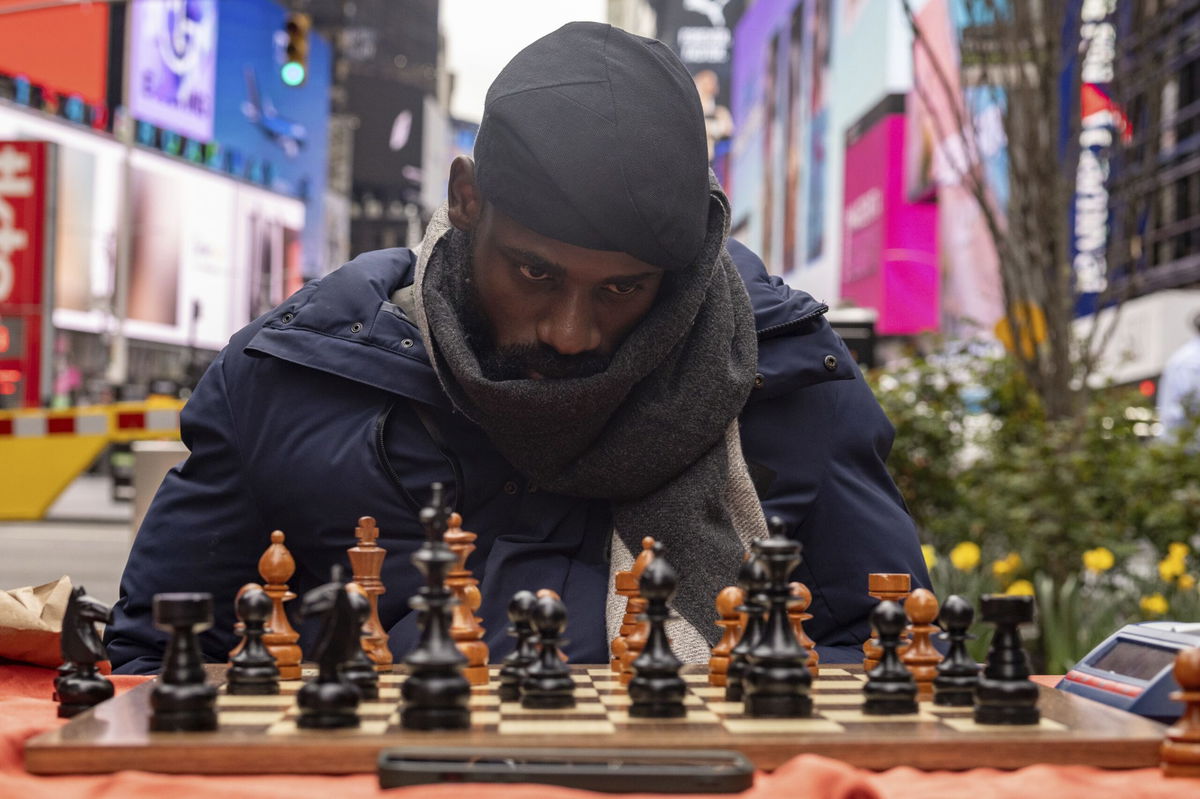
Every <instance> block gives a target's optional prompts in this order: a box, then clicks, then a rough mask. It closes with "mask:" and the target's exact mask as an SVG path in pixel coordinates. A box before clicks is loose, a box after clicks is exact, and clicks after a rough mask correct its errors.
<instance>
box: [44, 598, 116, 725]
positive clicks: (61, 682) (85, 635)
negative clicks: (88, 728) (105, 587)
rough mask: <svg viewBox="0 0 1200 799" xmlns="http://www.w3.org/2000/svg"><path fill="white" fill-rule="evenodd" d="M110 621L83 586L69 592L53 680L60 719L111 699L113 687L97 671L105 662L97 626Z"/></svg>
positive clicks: (108, 612)
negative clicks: (59, 655) (102, 662)
mask: <svg viewBox="0 0 1200 799" xmlns="http://www.w3.org/2000/svg"><path fill="white" fill-rule="evenodd" d="M111 621H112V610H110V609H109V608H108V606H107V605H104V604H103V603H101V602H99V601H97V600H95V599H93V598H92V597H90V596H88V595H87V591H86V590H84V588H83V586H77V587H75V588H73V589H72V590H71V595H70V596H69V597H68V598H67V608H66V612H65V613H64V614H63V622H62V635H61V639H60V645H61V651H62V657H63V665H62V666H60V667H59V669H58V676H57V677H55V678H54V699H55V700H56V701H57V702H58V717H59V718H63V719H68V718H71V717H72V716H75V715H78V714H79V713H82V712H83V711H85V710H87V709H88V708H90V707H93V706H94V705H98V704H99V703H101V702H103V701H105V700H106V699H112V696H113V684H112V683H111V682H109V680H108V679H107V678H105V677H104V676H103V675H102V674H100V672H99V670H98V669H97V668H96V664H97V663H99V662H101V661H104V660H108V654H107V653H106V652H105V650H104V644H103V643H102V642H101V641H100V636H99V634H98V633H97V632H96V623H97V622H104V623H105V624H107V623H109V622H111Z"/></svg>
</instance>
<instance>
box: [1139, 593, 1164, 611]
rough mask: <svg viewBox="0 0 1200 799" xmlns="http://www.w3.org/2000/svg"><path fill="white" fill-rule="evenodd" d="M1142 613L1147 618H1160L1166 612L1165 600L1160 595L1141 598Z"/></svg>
mask: <svg viewBox="0 0 1200 799" xmlns="http://www.w3.org/2000/svg"><path fill="white" fill-rule="evenodd" d="M1140 604H1141V606H1142V613H1145V614H1146V615H1147V616H1161V615H1163V614H1164V613H1166V612H1167V607H1168V606H1167V600H1166V598H1165V597H1164V596H1163V595H1162V594H1157V593H1155V594H1151V595H1150V596H1144V597H1142V601H1141V603H1140Z"/></svg>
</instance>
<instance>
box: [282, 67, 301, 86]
mask: <svg viewBox="0 0 1200 799" xmlns="http://www.w3.org/2000/svg"><path fill="white" fill-rule="evenodd" d="M279 77H281V78H283V82H284V83H286V84H287V85H288V86H299V85H300V84H301V83H304V65H303V64H297V63H296V62H295V61H289V62H287V63H286V64H284V65H283V68H282V69H280V70H279Z"/></svg>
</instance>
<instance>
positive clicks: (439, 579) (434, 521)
mask: <svg viewBox="0 0 1200 799" xmlns="http://www.w3.org/2000/svg"><path fill="white" fill-rule="evenodd" d="M449 516H450V511H449V509H448V508H446V507H445V505H444V501H443V499H442V486H441V484H440V483H435V484H434V485H433V499H432V500H431V502H430V505H429V507H426V508H423V509H422V510H421V525H422V526H423V527H424V528H425V543H424V544H422V545H421V547H420V548H419V549H418V550H417V551H416V552H415V553H413V556H412V562H413V565H415V566H416V567H417V569H418V570H419V571H420V572H421V574H423V575H424V576H425V585H423V586H422V587H421V588H420V590H419V592H418V594H417V596H415V597H413V598H412V599H411V600H409V604H410V605H411V606H412V607H413V609H414V610H416V611H417V619H418V625H419V626H420V628H421V637H420V639H419V640H418V642H417V646H416V648H415V649H413V651H412V652H410V653H409V654H408V656H407V657H406V658H405V659H404V662H405V664H407V666H408V673H409V677H408V679H407V680H405V681H404V685H403V686H402V687H401V689H400V696H401V700H402V702H401V707H400V724H401V726H402V727H404V728H405V729H407V730H461V729H466V728H468V727H470V726H471V712H470V710H469V709H468V708H467V703H468V701H470V698H471V684H470V683H469V682H467V678H466V677H465V676H463V673H462V667H463V664H464V663H466V662H467V659H466V658H465V657H463V654H462V653H461V652H459V651H458V647H457V646H455V644H454V639H453V638H451V637H450V610H451V607H452V606H453V603H454V597H453V596H452V595H451V593H450V592H449V591H448V590H447V589H446V574H447V573H448V572H449V571H450V570H451V569H453V568H454V565H455V564H456V563H458V556H457V555H455V554H454V553H453V552H451V551H450V547H448V546H446V541H445V533H446V523H447V521H448V519H449Z"/></svg>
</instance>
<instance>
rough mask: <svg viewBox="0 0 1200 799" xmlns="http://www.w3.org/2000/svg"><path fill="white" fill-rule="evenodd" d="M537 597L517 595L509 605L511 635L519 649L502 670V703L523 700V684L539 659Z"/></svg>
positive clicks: (507, 660) (526, 594)
mask: <svg viewBox="0 0 1200 799" xmlns="http://www.w3.org/2000/svg"><path fill="white" fill-rule="evenodd" d="M536 603H537V596H536V595H535V594H534V593H533V592H532V591H518V592H517V593H515V594H513V598H512V599H511V600H510V601H509V603H508V620H509V621H510V622H511V625H510V626H509V629H508V634H509V635H512V636H515V637H516V639H517V645H516V647H514V648H513V651H512V652H509V653H508V656H507V657H505V658H504V665H503V666H502V667H501V668H500V690H499V694H500V701H501V702H516V701H518V700H520V698H521V683H523V682H524V681H525V675H526V674H528V673H529V666H530V664H531V663H533V661H534V660H536V659H537V641H536V640H535V637H536V635H535V633H534V631H533V606H534V604H536Z"/></svg>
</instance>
